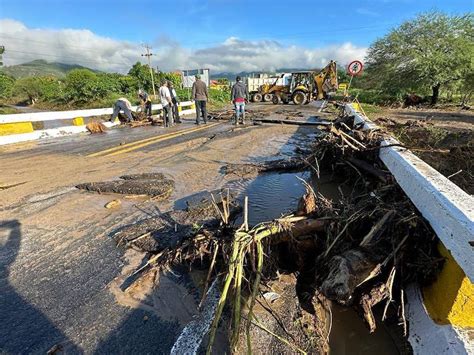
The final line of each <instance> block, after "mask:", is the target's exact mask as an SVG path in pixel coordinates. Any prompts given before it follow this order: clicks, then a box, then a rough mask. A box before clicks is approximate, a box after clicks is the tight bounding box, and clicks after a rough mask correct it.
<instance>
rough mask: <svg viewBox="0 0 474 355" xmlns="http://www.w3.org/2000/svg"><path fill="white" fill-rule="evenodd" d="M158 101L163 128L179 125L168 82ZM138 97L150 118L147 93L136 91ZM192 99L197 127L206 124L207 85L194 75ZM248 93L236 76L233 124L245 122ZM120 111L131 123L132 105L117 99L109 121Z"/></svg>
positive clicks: (176, 107) (161, 89) (163, 82)
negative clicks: (160, 106)
mask: <svg viewBox="0 0 474 355" xmlns="http://www.w3.org/2000/svg"><path fill="white" fill-rule="evenodd" d="M159 95H160V101H161V105H162V113H163V124H164V126H165V127H171V126H173V125H174V124H175V123H181V119H180V117H179V109H178V107H179V99H178V95H177V94H176V90H175V88H174V87H173V83H172V82H171V81H168V80H163V81H162V82H161V86H160V89H159ZM138 97H139V98H140V101H141V103H142V105H143V106H144V111H145V114H146V115H147V117H148V118H151V115H152V112H151V98H150V95H148V93H146V92H145V91H144V90H142V89H140V90H139V91H138ZM192 99H193V100H194V103H195V105H196V124H197V125H199V124H200V121H201V119H202V121H203V122H204V124H207V101H208V100H209V93H208V90H207V85H206V83H205V82H204V81H202V80H201V76H200V75H199V74H197V75H195V81H194V83H193V87H192ZM248 99H249V92H248V89H247V86H246V85H245V84H244V83H243V82H242V78H241V77H240V76H238V77H237V78H236V83H235V84H234V85H233V86H232V90H231V102H232V103H233V104H234V108H235V117H234V122H233V123H234V124H239V123H240V124H243V123H244V121H245V103H246V102H248ZM120 111H123V112H124V113H125V116H126V117H127V122H131V121H133V116H132V105H131V104H130V101H128V100H127V99H126V98H120V99H118V100H117V101H116V102H115V104H114V111H113V113H112V116H111V118H110V119H111V120H114V119H115V118H116V117H117V116H118V113H119V112H120Z"/></svg>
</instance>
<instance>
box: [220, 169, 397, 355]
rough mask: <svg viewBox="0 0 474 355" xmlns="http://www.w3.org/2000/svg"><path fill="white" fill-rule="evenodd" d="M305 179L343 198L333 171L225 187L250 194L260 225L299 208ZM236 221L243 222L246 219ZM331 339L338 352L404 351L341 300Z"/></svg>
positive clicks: (252, 217)
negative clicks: (369, 325)
mask: <svg viewBox="0 0 474 355" xmlns="http://www.w3.org/2000/svg"><path fill="white" fill-rule="evenodd" d="M301 180H306V181H309V180H311V182H312V185H313V188H314V189H315V191H318V192H320V193H322V194H323V195H324V196H325V197H327V198H329V199H333V200H335V199H338V198H340V191H339V189H338V184H337V183H336V182H334V180H332V176H331V174H322V176H321V177H320V179H317V178H314V177H312V176H311V174H310V172H308V171H306V172H298V173H266V174H261V175H258V176H257V177H256V178H254V179H243V180H235V181H231V182H229V183H227V184H226V186H225V187H226V188H229V189H230V191H232V192H233V193H234V194H236V195H237V196H238V198H239V200H243V198H244V196H248V198H249V224H250V225H256V224H258V223H260V222H264V221H270V220H272V219H275V218H279V217H281V216H282V215H283V214H285V213H289V212H292V211H295V210H296V209H297V207H298V202H299V199H300V197H301V196H302V195H303V194H304V193H305V191H306V189H305V186H304V184H303V182H302V181H301ZM343 193H345V191H343ZM236 223H237V224H239V223H242V219H240V220H237V221H236ZM295 302H296V300H295ZM329 342H330V349H331V350H330V353H331V354H337V355H344V354H368V353H381V354H399V353H400V350H399V349H398V347H397V346H396V341H395V340H394V339H393V338H392V336H391V334H390V333H389V332H388V330H387V329H386V328H385V327H384V326H383V325H382V324H380V325H379V327H378V328H377V330H376V331H375V333H373V334H370V333H369V330H368V328H367V327H366V325H365V323H364V321H363V319H362V318H361V317H360V316H359V315H358V314H357V312H356V311H355V310H354V309H352V308H348V307H342V306H339V305H337V304H333V305H332V331H331V335H330V338H329Z"/></svg>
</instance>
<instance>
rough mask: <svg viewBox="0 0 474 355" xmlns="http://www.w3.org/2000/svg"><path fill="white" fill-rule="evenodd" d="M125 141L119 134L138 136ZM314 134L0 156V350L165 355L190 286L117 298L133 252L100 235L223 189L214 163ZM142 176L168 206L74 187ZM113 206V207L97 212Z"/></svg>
mask: <svg viewBox="0 0 474 355" xmlns="http://www.w3.org/2000/svg"><path fill="white" fill-rule="evenodd" d="M260 109H262V110H268V111H270V115H271V116H272V117H273V116H275V117H279V116H282V114H274V113H271V111H272V110H274V108H273V106H272V105H270V106H264V105H262V107H261V108H260ZM304 110H307V111H306V112H305V113H304V115H306V113H307V114H308V115H309V114H314V112H313V111H312V109H311V108H309V107H308V108H304ZM290 114H291V112H289V113H288V112H285V113H284V114H283V115H284V116H285V117H286V116H288V115H290ZM139 129H141V128H137V129H136V130H139ZM137 132H140V131H132V132H131V134H133V135H134V136H136V137H137V138H139V136H140V133H137ZM107 134H109V133H107ZM147 134H148V133H147ZM315 134H316V133H315V129H314V128H312V127H304V128H301V127H297V126H283V125H281V126H280V125H264V126H238V127H235V126H231V125H228V124H227V123H222V125H221V126H219V129H216V130H213V131H212V132H209V133H202V134H200V135H194V136H190V137H189V138H187V139H181V140H175V141H173V142H168V143H167V144H166V145H159V144H157V145H155V146H153V145H150V146H147V148H146V149H140V150H134V151H132V152H129V153H127V154H121V155H117V156H114V157H106V156H105V157H101V156H98V157H87V156H86V154H85V153H88V151H87V149H86V150H84V152H85V153H84V154H82V153H81V151H82V150H83V149H84V143H85V141H84V139H83V138H63V140H62V141H61V140H57V141H51V142H48V144H42V145H36V144H27V145H22V146H17V147H12V148H9V149H8V151H3V152H2V156H1V157H0V159H1V166H2V175H1V180H2V184H5V185H13V186H12V187H10V188H8V189H4V190H1V191H0V246H1V248H0V266H1V269H0V270H1V273H0V282H1V285H0V289H1V290H2V292H1V296H0V302H1V304H0V309H1V310H2V312H1V313H0V334H1V336H0V349H1V350H2V351H6V352H7V353H18V352H22V353H44V352H46V351H48V350H49V349H51V348H53V347H55V346H56V348H59V349H63V350H64V351H66V352H71V353H79V352H86V353H92V352H98V353H111V352H112V353H130V352H134V353H138V352H140V353H143V352H146V353H148V352H155V353H167V352H169V350H170V349H171V346H172V345H173V342H174V341H175V340H176V338H177V336H178V335H179V333H180V331H181V329H182V328H183V327H184V325H185V324H186V323H187V322H189V320H190V319H191V317H192V316H193V314H194V313H195V311H196V305H197V302H198V292H197V290H196V288H195V286H193V285H194V282H193V281H192V280H191V279H190V278H189V276H187V275H186V273H170V274H169V275H167V276H165V277H162V280H161V285H162V287H160V288H159V290H156V291H153V290H152V285H153V280H144V281H143V282H141V283H140V284H139V285H138V286H137V287H138V289H134V290H133V292H131V293H127V294H124V293H123V292H120V290H119V288H118V285H120V284H121V282H122V281H123V279H124V277H125V276H126V275H128V274H129V272H130V270H132V269H134V268H136V267H138V266H139V265H140V263H141V262H142V259H143V258H144V257H145V255H144V254H143V253H138V252H134V251H133V250H132V251H128V252H127V253H124V251H123V250H121V249H118V248H117V247H116V245H115V242H114V241H113V240H112V239H111V238H110V236H111V235H112V234H113V233H114V232H115V231H116V230H117V229H118V228H120V227H121V226H125V225H129V224H132V223H134V222H136V221H139V220H141V219H145V218H150V217H153V216H156V215H159V214H160V213H161V212H162V211H167V210H170V209H172V208H173V207H174V205H175V203H176V202H175V201H180V200H182V199H184V198H186V197H187V196H190V195H193V194H195V193H198V192H200V191H203V190H214V189H216V188H220V187H223V186H224V185H226V184H228V183H229V182H231V181H232V180H233V179H234V180H235V178H232V177H229V176H225V175H224V174H223V172H222V168H223V167H224V166H225V165H226V164H229V163H233V164H237V163H248V162H264V161H267V160H274V159H278V158H282V157H291V156H293V155H294V154H295V151H296V150H297V149H304V146H305V144H306V143H307V142H309V141H311V140H312V139H314V137H315ZM103 137H104V136H95V137H93V138H92V137H91V138H89V139H94V140H95V139H104V138H103ZM108 137H109V138H110V137H113V135H111V136H108ZM87 142H90V143H94V142H93V141H92V140H88V141H87ZM116 143H117V145H120V143H121V141H120V139H118V140H117V142H116ZM86 145H89V144H86ZM71 152H75V153H74V154H71ZM148 172H160V173H163V174H165V175H166V176H167V177H169V178H171V179H172V180H173V181H174V182H175V190H174V192H173V194H172V195H171V197H170V198H169V199H168V200H166V201H162V202H158V201H154V200H150V199H148V198H147V197H143V196H126V195H121V196H117V195H114V194H97V193H91V192H86V191H79V190H77V189H76V188H75V187H74V186H76V185H77V184H80V183H84V182H94V181H97V182H98V181H106V180H117V179H118V178H119V177H120V176H122V175H129V174H139V173H148ZM18 182H21V183H22V184H21V185H17V186H14V185H15V184H16V183H18ZM116 198H119V199H120V200H121V202H122V204H121V206H120V207H119V208H116V209H106V208H104V205H105V204H106V203H107V202H109V201H111V200H113V199H116ZM193 289H194V290H195V291H193Z"/></svg>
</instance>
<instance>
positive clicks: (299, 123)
mask: <svg viewBox="0 0 474 355" xmlns="http://www.w3.org/2000/svg"><path fill="white" fill-rule="evenodd" d="M253 122H257V123H275V124H288V125H296V126H330V125H332V122H330V121H320V122H312V121H295V120H279V119H270V118H265V119H254V120H253Z"/></svg>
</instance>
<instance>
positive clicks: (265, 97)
mask: <svg viewBox="0 0 474 355" xmlns="http://www.w3.org/2000/svg"><path fill="white" fill-rule="evenodd" d="M272 98H273V95H272V94H265V95H263V101H264V102H270V101H272Z"/></svg>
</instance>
